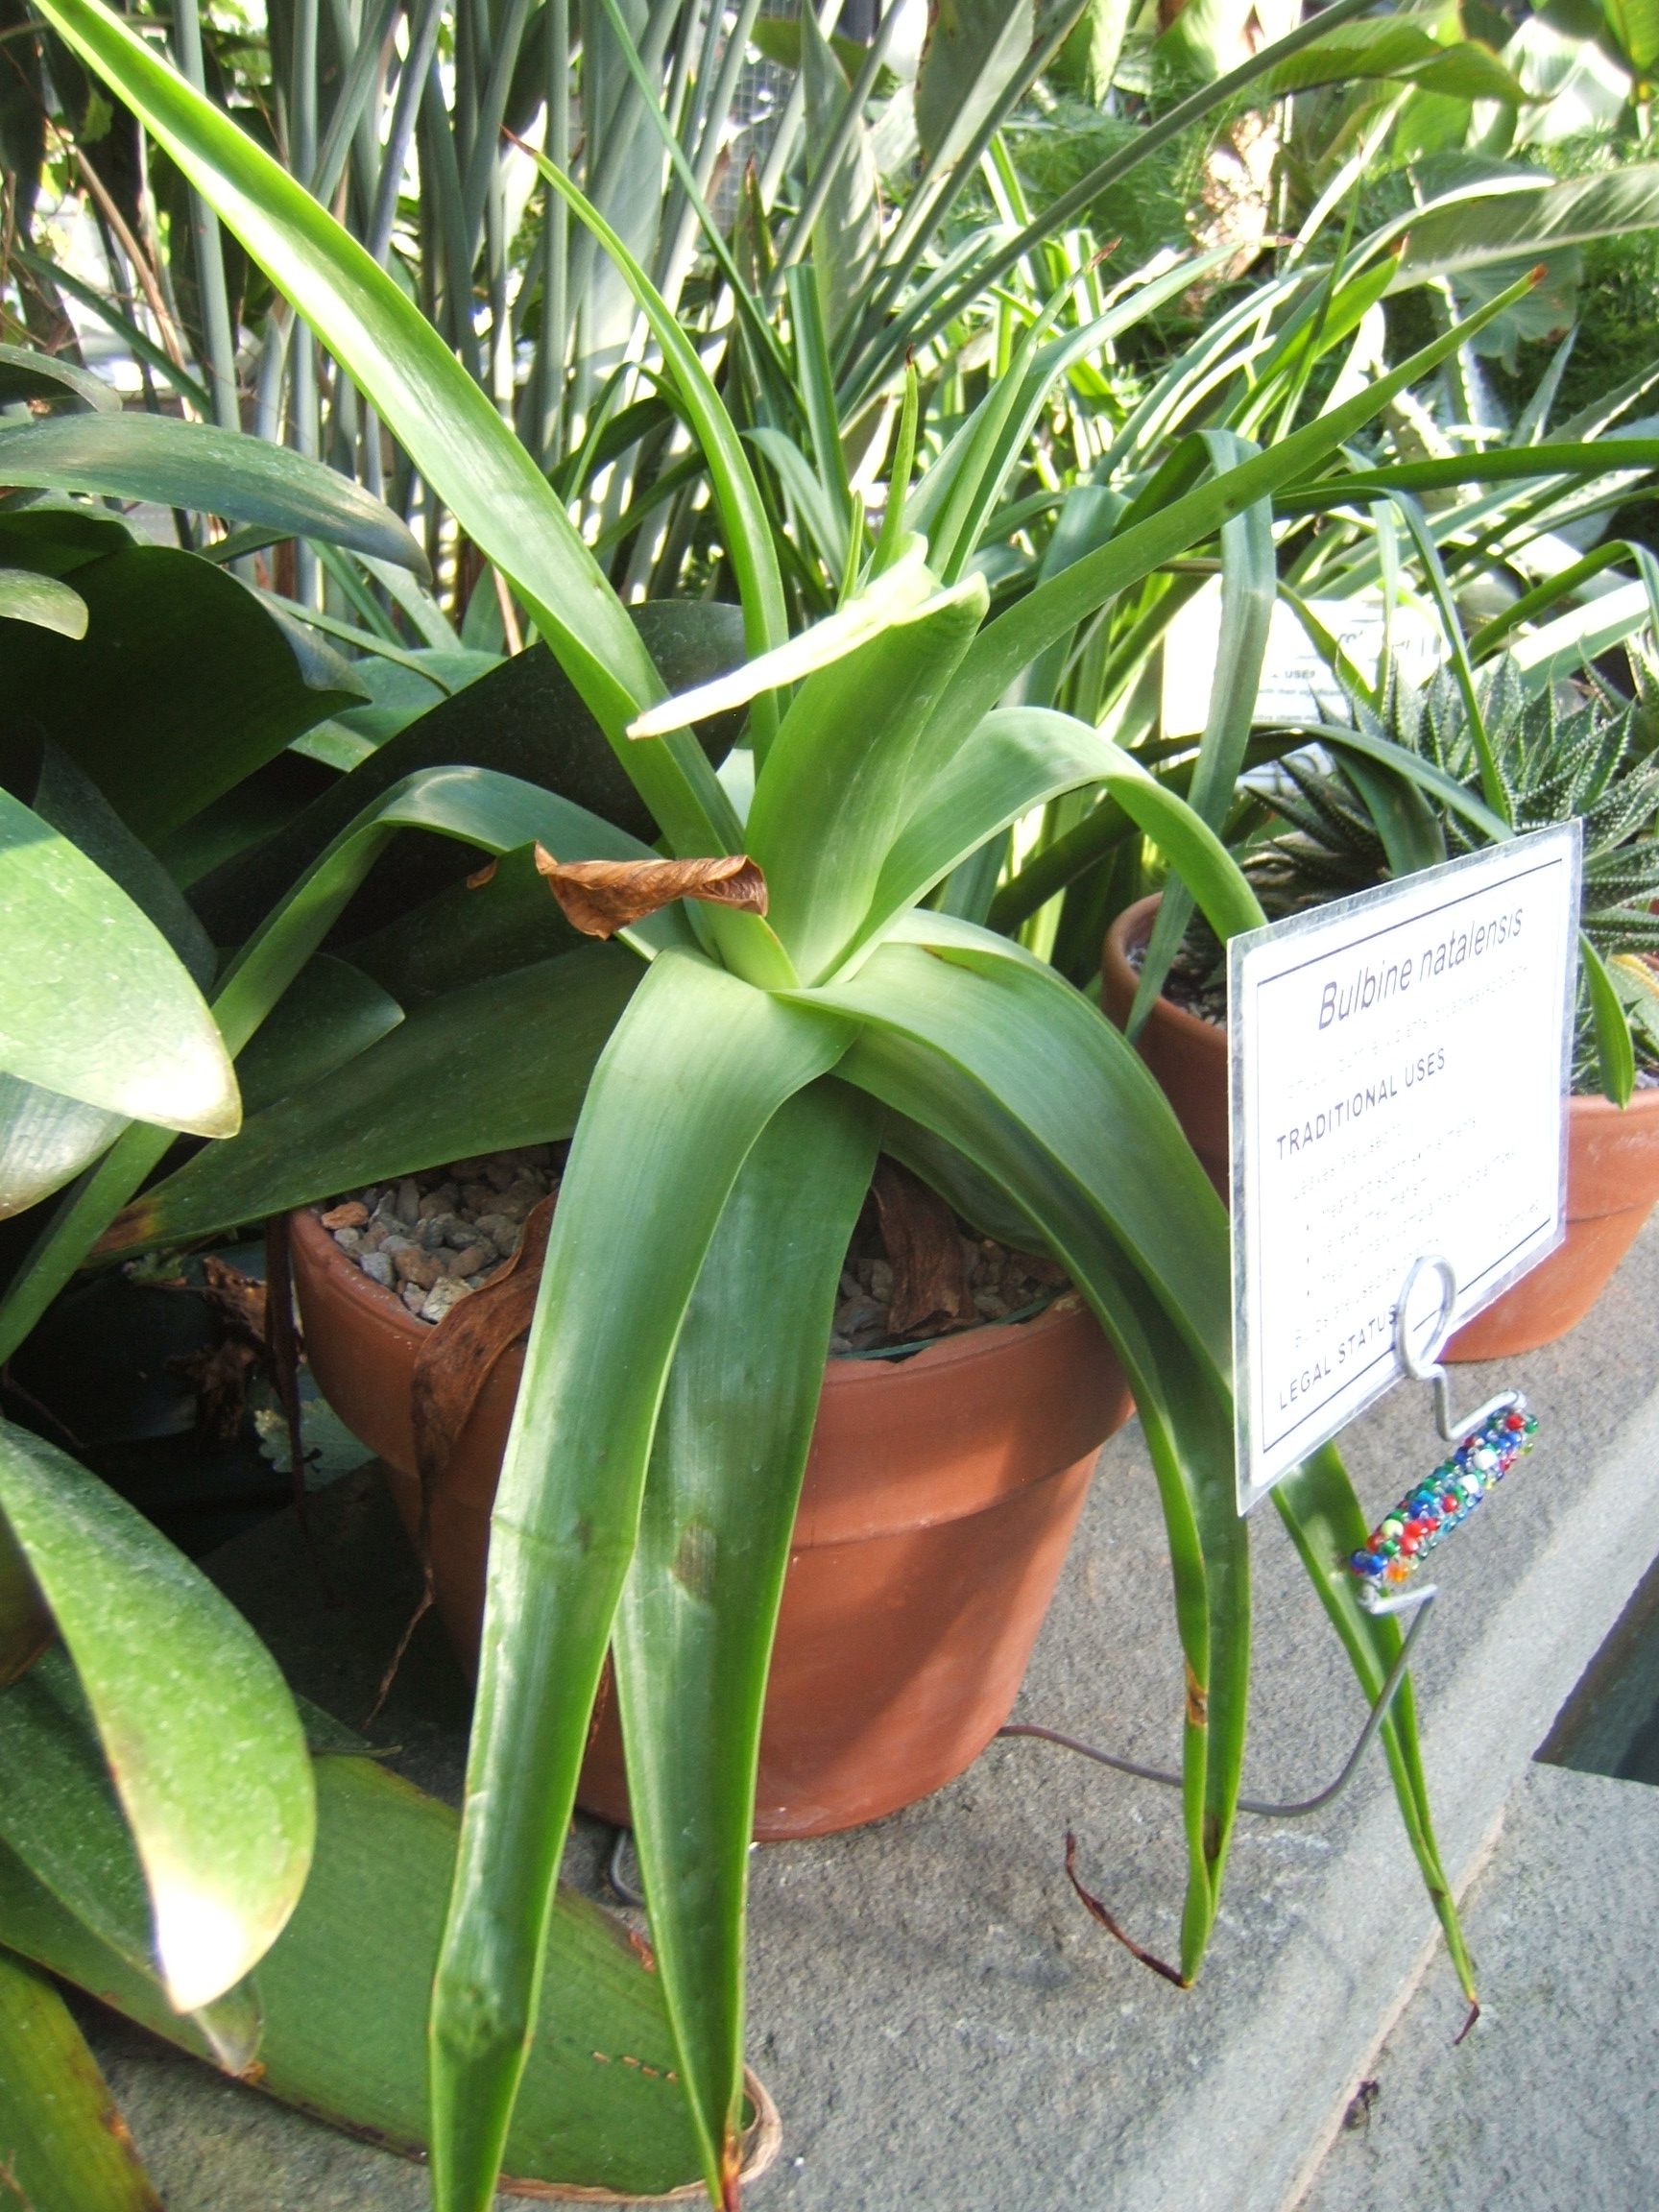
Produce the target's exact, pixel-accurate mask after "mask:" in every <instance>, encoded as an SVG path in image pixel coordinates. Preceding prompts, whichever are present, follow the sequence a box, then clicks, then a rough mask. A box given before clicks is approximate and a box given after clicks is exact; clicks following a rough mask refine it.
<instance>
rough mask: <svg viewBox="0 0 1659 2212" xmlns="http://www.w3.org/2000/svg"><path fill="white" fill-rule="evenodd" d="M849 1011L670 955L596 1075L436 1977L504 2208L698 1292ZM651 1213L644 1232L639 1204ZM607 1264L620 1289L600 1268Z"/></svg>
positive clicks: (481, 2189)
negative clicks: (585, 1759)
mask: <svg viewBox="0 0 1659 2212" xmlns="http://www.w3.org/2000/svg"><path fill="white" fill-rule="evenodd" d="M851 1034H852V1030H851V1026H850V1024H848V1023H847V1022H844V1021H842V1020H839V1019H837V1018H836V1017H835V1016H833V1015H831V1014H829V1012H828V1011H825V1012H822V1013H821V1012H818V1011H817V1010H815V1009H814V1010H808V1009H806V1008H805V1007H797V1006H790V1005H785V1004H784V1003H783V1002H782V1001H781V999H779V998H776V997H774V996H772V995H771V994H769V993H766V992H762V991H757V990H754V989H752V988H751V987H750V986H749V985H747V984H745V983H742V982H739V981H738V980H737V979H736V978H735V977H734V976H732V975H729V974H724V973H723V972H722V971H720V970H719V969H717V968H715V967H713V966H712V965H711V964H710V963H709V962H708V961H706V960H704V959H703V958H701V957H700V956H698V955H696V954H687V953H681V952H665V953H662V954H661V956H660V957H659V958H658V959H657V960H656V962H655V963H654V964H653V966H652V968H651V969H650V971H649V973H648V974H647V975H646V976H645V979H644V981H643V982H642V983H641V985H640V986H639V989H638V991H637V993H636V994H635V997H634V998H633V1000H632V1002H631V1004H630V1006H629V1008H628V1011H627V1013H626V1014H625V1015H624V1016H623V1018H622V1020H621V1022H619V1023H618V1024H617V1027H616V1030H615V1032H614V1034H613V1037H612V1040H611V1043H610V1045H609V1046H607V1048H606V1051H605V1054H604V1056H603V1057H602V1059H601V1061H600V1063H599V1067H598V1069H597V1070H596V1071H595V1073H594V1077H593V1081H592V1084H591V1086H590V1087H589V1095H588V1100H587V1104H586V1107H585V1108H584V1111H583V1116H582V1119H581V1121H580V1123H579V1124H578V1127H577V1131H576V1137H575V1142H573V1144H572V1146H571V1150H570V1158H569V1162H568V1164H567V1166H566V1167H565V1179H564V1183H563V1185H562V1188H561V1193H560V1203H559V1210H558V1213H557V1214H556V1215H555V1216H554V1223H553V1234H552V1238H551V1240H550V1242H549V1244H548V1248H547V1261H546V1265H545V1267H544V1268H543V1271H542V1276H541V1291H540V1294H539V1296H538V1300H537V1307H536V1317H535V1320H534V1322H533V1324H532V1327H531V1332H530V1341H529V1345H528V1347H527V1349H526V1351H525V1355H524V1382H523V1384H522V1386H521V1390H520V1395H519V1405H520V1407H521V1409H522V1411H521V1416H520V1418H518V1419H517V1420H516V1421H515V1423H514V1427H513V1431H512V1434H511V1436H510V1437H509V1439H508V1444H507V1452H506V1456H505V1458H504V1460H503V1462H502V1468H501V1480H500V1487H499V1489H498V1490H497V1492H496V1499H495V1510H494V1513H493V1518H492V1534H491V1544H490V1573H489V1584H488V1590H487V1595H486V1600H485V1618H484V1631H483V1649H482V1656H481V1660H480V1667H479V1679H478V1698H477V1704H476V1707H475V1713H474V1719H473V1724H472V1741H471V1746H470V1751H469V1760H468V1772H467V1805H468V1813H467V1816H466V1818H465V1820H464V1821H463V1825H462V1834H461V1853H460V1859H459V1863H458V1865H457V1868H456V1877H455V1891H454V1898H453V1902H452V1904H451V1908H450V1914H449V1920H448V1924H447V1926H446V1928H445V1937H444V1948H443V1952H442V1956H441V1959H440V1962H439V1968H438V1977H437V1982H436V1984H435V1987H434V1993H433V2012H432V2030H431V2033H432V2055H433V2057H432V2063H433V2077H432V2081H433V2086H432V2110H433V2143H432V2155H433V2175H434V2195H435V2199H436V2201H437V2203H438V2204H439V2205H440V2206H441V2207H443V2208H444V2212H462V2208H463V2207H466V2208H467V2212H475V2208H481V2207H484V2206H487V2205H488V2203H489V2200H490V2192H491V2189H492V2187H493V2182H494V2177H495V2175H496V2172H497V2170H498V2168H499V2166H500V2162H501V2157H502V2147H503V2144H504V2142H505V2139H506V2132H507V2127H508V2123H509V2119H510V2117H511V2114H512V2111H513V2102H514V2097H515V2094H516V2092H517V2084H518V2079H519V2075H520V2073H521V2071H522V2068H523V2064H524V2056H525V2044H526V2037H527V2034H528V2031H529V2030H530V2027H531V2024H532V2022H533V2021H534V2019H535V2017H536V2013H537V2009H538V1999H539V1995H540V1988H539V1984H540V1981H541V1957H542V1950H543V1946H544V1943H545V1940H546V1929H547V1918H548V1913H549V1911H550V1910H551V1905H552V1898H553V1884H554V1877H555V1876H556V1874H557V1872H558V1868H559V1859H560V1855H561V1853H562V1851H563V1850H564V1845H565V1828H566V1825H567V1823H568V1821H569V1818H570V1809H571V1806H572V1804H573V1803H574V1800H575V1790H576V1776H577V1770H578V1768H579V1767H580V1765H581V1760H582V1753H583V1748H584V1745H585V1743H586V1740H587V1732H588V1724H589V1716H590V1713H591V1710H592V1704H593V1696H594V1693H595V1691H596V1690H597V1688H598V1683H599V1672H600V1669H601V1667H602V1665H603V1663H604V1658H605V1648H606V1645H607V1643H608V1641H609V1639H610V1636H611V1630H612V1622H613V1616H614V1612H615V1608H616V1602H617V1599H618V1597H619V1595H620V1592H621V1587H622V1581H623V1577H624V1575H625V1574H626V1572H627V1569H628V1565H629V1561H630V1558H631V1555H632V1553H633V1550H634V1545H635V1540H636V1535H637V1527H638V1520H639V1504H640V1497H641V1493H642V1490H643V1487H644V1481H645V1469H646V1462H647V1459H648V1457H649V1455H650V1451H651V1443H652V1436H653V1432H654V1431H655V1428H656V1423H657V1414H658V1408H659V1406H660V1404H661V1396H662V1390H663V1386H664V1383H665V1382H666V1378H667V1374H668V1368H669V1362H670V1360H671V1359H672V1358H673V1353H674V1346H675V1342H676V1340H677V1338H678V1336H679V1334H680V1329H681V1324H682V1322H683V1320H684V1317H685V1308H686V1304H687V1301H688V1300H689V1298H690V1296H691V1293H692V1290H693V1287H694V1286H695V1284H696V1280H697V1276H698V1273H699V1270H700V1269H701V1267H702V1264H703V1261H704V1258H705V1256H706V1254H707V1252H708V1249H709V1242H710V1240H711V1239H712V1238H713V1236H714V1232H715V1230H716V1227H717V1226H718V1223H719V1220H720V1216H721V1214H722V1213H723V1212H724V1210H725V1206H726V1201H727V1198H728V1196H729V1195H730V1193H731V1190H732V1188H733V1184H734V1182H735V1181H736V1178H737V1174H738V1170H739V1169H740V1167H741V1166H742V1164H743V1161H744V1158H745V1156H746V1155H747V1153H748V1151H749V1149H750V1147H751V1145H752V1144H753V1143H754V1142H755V1140H756V1138H757V1136H758V1135H759V1133H760V1131H761V1130H762V1129H763V1128H764V1127H765V1126H766V1124H767V1122H768V1121H770V1119H771V1118H772V1116H773V1115H774V1114H775V1113H776V1112H777V1110H778V1108H779V1107H780V1106H781V1104H782V1103H783V1101H784V1100H785V1099H786V1098H788V1097H790V1096H792V1095H793V1094H794V1093H795V1092H797V1091H799V1090H802V1089H804V1088H805V1086H806V1085H807V1084H808V1083H809V1082H811V1081H812V1080H813V1079H814V1078H815V1077H816V1076H818V1075H821V1074H823V1073H825V1072H827V1071H828V1070H829V1069H830V1068H831V1067H833V1066H834V1064H835V1062H836V1061H837V1060H838V1059H839V1058H840V1056H841V1054H842V1052H843V1051H844V1050H845V1049H846V1046H847V1044H848V1041H849V1038H850V1036H851ZM645 1221H649V1222H650V1223H651V1224H652V1228H651V1233H650V1235H649V1236H641V1235H640V1234H639V1233H638V1226H639V1224H640V1223H641V1222H645ZM599 1282H603V1283H604V1284H605V1286H606V1288H605V1294H604V1295H603V1296H602V1297H595V1296H594V1294H593V1286H594V1284H595V1283H599Z"/></svg>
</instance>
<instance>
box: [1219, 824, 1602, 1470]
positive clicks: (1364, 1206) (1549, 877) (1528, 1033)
mask: <svg viewBox="0 0 1659 2212" xmlns="http://www.w3.org/2000/svg"><path fill="white" fill-rule="evenodd" d="M1579 845H1580V829H1579V825H1578V824H1577V823H1576V822H1570V823H1563V824H1561V825H1560V826H1559V827H1556V828H1551V829H1540V830H1537V831H1534V832H1533V833H1532V834H1530V835H1528V836H1525V837H1517V838H1515V839H1513V840H1512V841H1510V842H1509V843H1507V844H1503V845H1494V846H1490V847H1488V848H1486V849H1485V850H1483V851H1481V852H1479V853H1474V854H1470V855H1469V856H1468V857H1467V858H1465V859H1462V860H1453V861H1450V862H1448V863H1447V865H1446V866H1444V867H1440V868H1430V869H1426V870H1425V871H1424V872H1423V873H1422V874H1420V875H1416V876H1407V877H1402V878H1399V879H1398V880H1397V881H1395V882H1391V883H1384V884H1382V885H1380V886H1379V888H1378V889H1377V890H1375V891H1362V892H1359V893H1358V895H1357V896H1356V897H1354V898H1351V899H1343V900H1339V901H1337V902H1334V903H1333V904H1332V905H1329V906H1322V907H1318V908H1316V909H1314V910H1313V911H1311V912H1309V913H1306V914H1297V915H1292V916H1291V917H1290V918H1289V919H1288V920H1287V921H1285V922H1280V923H1277V924H1275V925H1274V926H1271V927H1269V928H1265V929H1256V930H1252V931H1250V932H1249V933H1248V934H1246V935H1243V936H1238V937H1235V938H1234V939H1233V940H1232V942H1231V944H1230V945H1229V946H1228V949H1227V953H1228V960H1227V996H1228V1038H1229V1046H1230V1053H1231V1060H1232V1166H1233V1282H1234V1301H1233V1313H1234V1320H1233V1332H1234V1369H1235V1403H1236V1407H1237V1421H1238V1510H1239V1511H1240V1512H1241V1513H1244V1512H1248V1511H1249V1509H1250V1508H1251V1506H1253V1505H1254V1504H1256V1503H1258V1502H1259V1501H1260V1500H1261V1499H1262V1498H1263V1497H1265V1496H1266V1494H1267V1492H1268V1491H1269V1490H1270V1489H1271V1488H1272V1486H1273V1484H1274V1482H1275V1481H1277V1480H1278V1479H1279V1477H1280V1476H1282V1475H1284V1474H1286V1473H1287V1472H1288V1471H1289V1469H1290V1468H1292V1467H1294V1466H1295V1465H1296V1463H1297V1461H1298V1460H1300V1459H1304V1458H1306V1457H1307V1455H1308V1454H1309V1453H1310V1452H1311V1451H1313V1450H1315V1449H1316V1448H1317V1447H1318V1446H1319V1445H1321V1444H1323V1443H1325V1442H1326V1441H1327V1440H1328V1439H1329V1438H1331V1437H1332V1436H1334V1435H1335V1433H1336V1432H1337V1431H1338V1430H1339V1429H1342V1428H1344V1427H1346V1425H1347V1424H1348V1423H1349V1422H1350V1421H1352V1420H1353V1419H1354V1417H1355V1415H1356V1414H1357V1413H1358V1412H1359V1411H1360V1410H1361V1409H1362V1407H1366V1406H1368V1405H1369V1404H1370V1403H1371V1402H1372V1400H1373V1399H1375V1398H1377V1397H1379V1396H1381V1394H1382V1393H1383V1391H1385V1390H1387V1389H1388V1388H1390V1387H1391V1386H1392V1384H1393V1383H1395V1382H1396V1381H1397V1380H1398V1379H1399V1377H1400V1375H1401V1373H1402V1369H1401V1366H1400V1362H1399V1358H1398V1356H1397V1354H1396V1351H1395V1345H1394V1326H1395V1310H1396V1307H1397V1305H1398V1302H1399V1298H1400V1294H1401V1290H1402V1288H1403V1286H1404V1284H1405V1281H1406V1277H1407V1274H1408V1273H1409V1271H1410V1269H1411V1267H1412V1265H1413V1263H1414V1262H1416V1261H1417V1260H1419V1259H1421V1258H1423V1257H1425V1256H1429V1255H1432V1256H1439V1257H1443V1258H1445V1259H1446V1260H1448V1261H1450V1262H1451V1263H1452V1267H1453V1269H1454V1271H1455V1276H1456V1282H1457V1295H1456V1300H1455V1306H1454V1308H1453V1313H1452V1319H1453V1320H1454V1321H1455V1322H1457V1323H1461V1322H1463V1321H1466V1320H1467V1319H1468V1318H1469V1317H1470V1316H1471V1315H1472V1314H1474V1313H1476V1312H1478V1311H1479V1310H1480V1308H1481V1307H1483V1306H1486V1305H1488V1304H1489V1303H1490V1302H1491V1301H1492V1299H1494V1298H1496V1297H1497V1296H1498V1294H1499V1292H1500V1291H1502V1290H1504V1289H1506V1288H1507V1287H1508V1286H1509V1285H1510V1284H1511V1283H1513V1282H1514V1281H1515V1280H1516V1279H1517V1277H1519V1276H1521V1275H1524V1274H1525V1273H1526V1272H1527V1269H1528V1268H1529V1267H1534V1266H1536V1265H1537V1263H1538V1262H1539V1261H1540V1260H1542V1259H1544V1258H1545V1256H1546V1255H1547V1254H1548V1253H1550V1252H1551V1251H1553V1250H1554V1248H1555V1246H1556V1245H1557V1244H1559V1243H1560V1241H1561V1239H1562V1237H1563V1236H1564V1235H1565V1213H1564V1200H1565V1182H1566V1153H1565V1138H1566V1092H1567V1089H1568V1085H1569V1082H1570V1079H1571V1072H1572V1070H1571V1056H1572V1044H1573V1010H1574V1003H1575V994H1576V988H1577V914H1578V875H1579ZM1431 1282H1432V1279H1431ZM1424 1288H1425V1291H1426V1292H1430V1291H1431V1284H1426V1285H1425V1286H1424ZM1417 1303H1418V1301H1417V1298H1416V1297H1415V1296H1414V1297H1413V1301H1412V1305H1413V1310H1412V1312H1411V1313H1410V1314H1408V1316H1407V1327H1408V1329H1409V1330H1410V1332H1411V1336H1412V1340H1413V1344H1414V1348H1415V1349H1416V1350H1417V1351H1418V1352H1419V1354H1420V1353H1421V1351H1422V1349H1423V1348H1424V1347H1426V1346H1427V1345H1428V1344H1429V1342H1430V1341H1431V1335H1432V1333H1433V1330H1434V1325H1435V1321H1436V1301H1435V1297H1434V1296H1433V1295H1432V1294H1429V1295H1425V1296H1424V1297H1423V1301H1422V1303H1423V1311H1422V1312H1421V1314H1419V1313H1417V1312H1416V1310H1415V1308H1416V1306H1417Z"/></svg>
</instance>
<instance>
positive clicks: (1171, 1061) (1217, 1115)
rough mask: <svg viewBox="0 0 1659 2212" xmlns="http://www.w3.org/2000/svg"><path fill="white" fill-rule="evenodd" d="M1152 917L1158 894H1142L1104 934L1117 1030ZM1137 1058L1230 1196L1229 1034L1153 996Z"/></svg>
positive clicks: (1103, 994)
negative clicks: (1132, 956) (1135, 955)
mask: <svg viewBox="0 0 1659 2212" xmlns="http://www.w3.org/2000/svg"><path fill="white" fill-rule="evenodd" d="M1157 915H1158V898H1157V894H1156V893H1154V894H1153V896H1152V897H1151V898H1150V899H1141V900H1138V901H1137V902H1136V903H1135V904H1134V905H1133V906H1125V907H1124V909H1123V911H1122V913H1121V914H1119V915H1118V919H1117V921H1116V922H1114V923H1113V925H1112V926H1111V928H1110V929H1109V930H1108V931H1107V932H1106V948H1105V952H1104V955H1103V957H1102V960H1101V963H1100V1009H1101V1012H1102V1013H1103V1014H1105V1016H1106V1018H1107V1020H1108V1021H1110V1022H1116V1023H1117V1025H1118V1028H1119V1029H1127V1028H1128V1026H1129V1010H1130V1008H1131V1007H1132V1006H1133V1005H1134V1003H1135V992H1136V987H1137V986H1138V985H1139V983H1140V981H1141V975H1140V971H1139V970H1138V969H1137V968H1136V967H1134V966H1133V965H1132V964H1131V961H1130V957H1129V956H1130V954H1131V952H1135V953H1140V952H1142V951H1143V950H1145V946H1146V941H1147V939H1148V938H1149V937H1150V936H1151V934H1152V924H1153V922H1154V921H1155V920H1156V919H1157ZM1140 1048H1141V1057H1142V1060H1144V1061H1145V1063H1146V1065H1147V1067H1148V1068H1150V1069H1151V1070H1152V1072H1153V1074H1154V1075H1156V1076H1157V1078H1158V1082H1159V1087H1160V1088H1161V1089H1162V1091H1163V1093H1164V1095H1165V1096H1166V1098H1167V1099H1168V1101H1169V1103H1170V1105H1171V1106H1173V1107H1174V1109H1175V1118H1176V1120H1177V1121H1179V1122H1180V1124H1181V1127H1182V1129H1183V1130H1184V1131H1185V1132H1186V1137H1187V1142H1188V1143H1189V1144H1190V1145H1191V1147H1192V1149H1193V1151H1194V1152H1196V1153H1197V1155H1198V1159H1199V1164H1200V1165H1201V1166H1202V1167H1203V1169H1204V1172H1205V1173H1206V1174H1207V1175H1208V1176H1209V1178H1210V1180H1211V1182H1212V1183H1214V1186H1215V1188H1216V1190H1219V1191H1220V1193H1221V1198H1222V1202H1223V1204H1225V1203H1227V1202H1228V1201H1229V1199H1230V1197H1231V1192H1232V1183H1231V1180H1230V1170H1229V1167H1228V1158H1229V1153H1228V1135H1227V1032H1226V1030H1225V1029H1223V1028H1218V1027H1217V1026H1216V1024H1215V1023H1214V1022H1201V1021H1200V1020H1199V1019H1198V1017H1197V1015H1196V1014H1189V1013H1188V1011H1187V1009H1186V1008H1185V1007H1184V1006H1177V1005H1176V1004H1175V1002H1174V1000H1173V999H1170V998H1156V999H1154V1000H1153V1002H1152V1011H1151V1013H1150V1014H1148V1016H1147V1017H1146V1025H1145V1027H1144V1028H1143V1029H1142V1032H1141V1047H1140Z"/></svg>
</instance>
